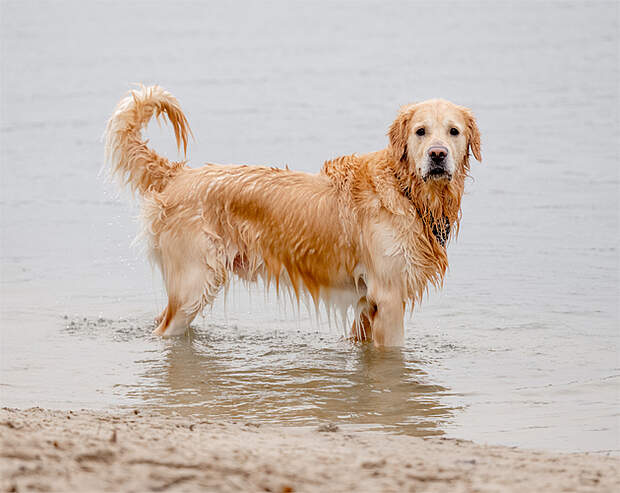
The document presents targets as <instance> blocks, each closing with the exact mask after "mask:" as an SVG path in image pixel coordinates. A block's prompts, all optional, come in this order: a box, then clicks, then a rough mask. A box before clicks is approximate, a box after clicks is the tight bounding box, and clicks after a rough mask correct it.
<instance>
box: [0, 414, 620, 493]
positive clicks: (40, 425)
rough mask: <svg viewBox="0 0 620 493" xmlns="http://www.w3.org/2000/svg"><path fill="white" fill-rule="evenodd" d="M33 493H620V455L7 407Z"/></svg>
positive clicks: (14, 446)
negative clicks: (40, 492) (71, 492)
mask: <svg viewBox="0 0 620 493" xmlns="http://www.w3.org/2000/svg"><path fill="white" fill-rule="evenodd" d="M0 476H1V480H0V481H1V483H0V487H1V488H2V491H4V492H23V491H89V492H91V491H92V492H96V491H127V492H130V491H131V492H140V491H222V492H228V491H230V492H232V491H235V492H238V491H270V492H276V493H284V492H302V491H309V492H310V491H321V492H324V491H352V492H355V491H359V492H371V491H399V492H400V491H450V492H452V491H541V490H543V489H544V490H545V492H546V493H548V492H553V491H610V492H611V491H619V490H620V458H618V457H614V456H604V455H598V454H587V453H553V452H542V451H535V450H523V449H518V448H511V447H503V446H488V445H478V444H475V443H473V442H469V441H465V440H458V439H448V438H418V437H412V436H404V435H389V434H385V433H382V432H373V431H363V432H348V431H346V430H342V429H339V428H338V427H337V426H333V425H323V426H320V427H318V428H316V427H315V428H288V427H282V426H277V425H264V424H256V423H252V422H240V421H238V422H230V421H222V420H217V419H215V420H205V419H200V418H195V417H182V416H168V415H161V414H158V413H156V412H151V411H146V412H141V411H138V410H136V411H134V412H129V413H127V412H103V411H91V410H80V411H57V410H47V409H41V408H31V409H9V408H3V409H2V410H0Z"/></svg>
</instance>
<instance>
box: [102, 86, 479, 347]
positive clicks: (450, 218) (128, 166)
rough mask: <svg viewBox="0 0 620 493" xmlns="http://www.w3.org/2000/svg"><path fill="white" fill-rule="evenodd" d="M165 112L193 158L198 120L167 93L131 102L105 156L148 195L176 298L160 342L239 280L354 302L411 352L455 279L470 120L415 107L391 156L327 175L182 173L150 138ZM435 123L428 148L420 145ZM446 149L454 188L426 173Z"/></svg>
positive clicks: (362, 319) (400, 124)
mask: <svg viewBox="0 0 620 493" xmlns="http://www.w3.org/2000/svg"><path fill="white" fill-rule="evenodd" d="M162 113H165V114H166V115H167V117H168V119H169V120H170V122H171V123H172V126H173V129H174V132H175V136H176V139H177V145H178V146H179V147H181V146H182V147H183V150H184V151H185V150H186V146H187V138H188V134H189V133H190V130H189V126H188V123H187V120H186V118H185V116H184V115H183V113H182V111H181V109H180V106H179V104H178V102H177V100H176V99H175V98H174V97H173V96H172V95H171V94H170V93H168V92H166V91H164V90H163V89H162V88H161V87H158V86H152V87H141V88H140V89H137V90H134V91H131V92H130V94H129V95H128V96H127V97H126V98H124V99H123V100H121V102H120V103H119V105H118V107H117V108H116V111H115V112H114V114H113V115H112V117H111V118H110V120H109V122H108V126H107V129H106V144H105V145H106V158H107V161H108V162H109V164H110V165H111V169H112V171H113V173H114V174H116V175H117V176H119V177H120V178H121V179H123V180H124V181H125V182H126V183H128V184H129V185H130V186H131V188H132V189H133V190H137V191H138V192H139V193H140V194H141V195H142V197H143V221H144V228H145V234H146V237H147V240H148V241H147V243H148V247H149V251H150V254H151V256H152V258H153V259H154V260H155V262H156V264H157V265H158V266H159V267H160V269H161V272H162V275H163V279H164V282H165V285H166V291H167V293H168V305H167V307H166V308H165V309H164V311H163V312H162V314H161V315H160V316H159V317H158V327H157V328H156V330H155V333H156V334H160V335H163V336H172V335H178V334H181V333H183V332H184V331H185V330H186V329H187V327H188V325H189V324H190V323H191V321H192V320H193V319H194V317H195V316H196V315H197V314H198V313H199V312H200V311H201V310H202V309H203V308H204V307H205V306H206V305H208V304H210V303H212V301H213V300H214V298H215V297H216V296H217V294H218V292H219V291H220V290H221V289H222V288H223V287H224V286H226V285H227V283H228V282H229V280H230V276H231V274H234V275H236V276H238V277H239V278H241V279H244V280H246V281H250V282H252V281H256V280H257V279H258V278H262V279H263V280H265V282H266V283H267V284H269V283H270V282H274V283H275V284H276V287H277V288H279V287H280V285H281V284H282V283H284V284H286V285H287V286H289V287H290V288H292V289H293V290H294V292H295V294H296V295H297V297H298V299H299V296H300V294H301V293H302V292H307V293H309V294H310V296H311V297H312V299H313V300H314V302H315V304H316V305H317V306H318V303H319V301H320V300H324V301H325V302H326V303H327V304H329V303H330V300H333V299H334V298H336V297H337V298H339V299H340V300H342V299H344V300H345V303H348V304H349V305H351V306H353V307H354V309H355V317H356V319H355V322H354V324H353V328H352V335H353V337H354V338H356V339H357V340H373V341H374V343H375V344H376V345H378V346H382V345H400V344H402V342H403V339H404V326H403V317H404V312H405V308H406V305H407V304H408V303H411V304H415V303H417V302H419V301H420V299H421V297H422V294H423V293H424V291H425V290H426V289H427V286H428V285H429V284H432V285H435V286H440V285H441V284H442V281H443V277H444V274H445V272H446V269H447V267H448V258H447V255H446V249H445V244H444V242H443V241H442V238H441V237H440V236H438V234H439V235H443V237H444V238H443V239H445V240H447V239H448V238H449V237H450V236H453V235H454V234H455V231H457V230H458V224H459V220H460V210H461V209H460V207H461V197H462V194H463V186H464V180H465V177H466V176H467V173H468V170H469V149H471V150H472V152H473V154H474V156H475V157H476V159H478V160H480V135H479V132H478V128H477V126H476V123H475V120H474V118H473V116H472V114H471V112H470V111H469V110H468V109H467V108H463V107H460V106H456V105H454V104H452V103H450V102H447V101H443V100H433V101H427V102H424V103H418V104H413V105H407V106H404V107H403V108H401V110H400V112H399V114H398V117H397V118H396V120H395V122H394V123H393V124H392V126H391V127H390V130H389V133H388V135H389V145H388V147H387V148H386V149H383V150H381V151H377V152H373V153H369V154H363V155H357V154H353V155H350V156H344V157H340V158H337V159H333V160H330V161H327V162H325V164H324V165H323V168H322V170H321V172H320V173H318V174H308V173H302V172H297V171H291V170H288V169H285V170H284V169H278V168H269V167H262V166H238V165H234V166H233V165H217V164H207V165H205V166H203V167H202V168H198V169H193V168H190V167H188V166H187V165H186V164H185V162H171V161H169V160H168V159H166V158H164V157H161V156H159V155H158V154H157V153H156V152H155V151H153V150H151V149H150V148H148V147H147V143H146V142H145V141H144V140H143V139H142V136H141V131H142V129H143V128H144V127H145V126H146V124H147V123H148V121H149V120H150V119H151V118H152V116H153V115H155V116H156V117H158V116H159V115H160V114H162ZM421 125H422V126H424V128H425V129H427V130H426V134H425V135H424V136H418V135H417V134H416V133H415V131H416V129H418V128H420V126H421ZM451 128H457V129H458V130H459V135H457V136H454V135H450V129H451ZM434 145H443V146H445V147H446V148H447V149H449V158H450V159H452V160H453V161H449V162H450V163H452V164H451V166H452V168H453V169H452V168H450V169H449V170H448V171H449V176H448V175H446V176H442V177H440V178H439V179H434V178H435V177H433V179H429V177H428V176H426V175H425V174H424V173H425V166H426V164H425V163H426V161H425V159H428V158H427V154H428V152H427V151H428V149H429V148H430V146H434ZM447 167H448V168H449V166H448V165H447ZM449 226H452V227H451V228H450V227H449ZM438 232H439V233H438Z"/></svg>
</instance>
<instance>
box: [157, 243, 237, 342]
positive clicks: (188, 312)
mask: <svg viewBox="0 0 620 493" xmlns="http://www.w3.org/2000/svg"><path fill="white" fill-rule="evenodd" d="M199 243H200V244H193V245H179V244H178V242H176V241H175V242H171V245H169V246H170V247H171V248H168V250H169V251H167V252H166V251H165V250H164V249H163V248H162V252H161V253H162V255H161V262H162V265H161V269H162V274H163V277H164V281H165V283H166V291H167V293H168V306H167V307H166V308H165V309H164V311H163V313H162V316H161V320H159V325H158V326H157V328H156V329H155V330H154V331H153V333H154V334H156V335H160V336H163V337H172V336H177V335H182V334H184V333H185V331H186V330H187V328H188V327H189V324H190V323H191V322H192V321H193V320H194V318H195V317H196V315H198V313H200V312H201V311H202V309H203V308H204V307H205V306H206V305H209V304H211V303H212V302H213V300H214V299H215V297H216V296H217V294H218V293H219V291H220V290H221V288H222V286H223V285H224V284H225V283H226V281H227V273H226V268H225V265H226V264H225V259H224V258H223V254H222V253H221V252H222V249H221V248H218V246H217V245H216V244H215V242H213V241H210V240H207V241H201V242H199Z"/></svg>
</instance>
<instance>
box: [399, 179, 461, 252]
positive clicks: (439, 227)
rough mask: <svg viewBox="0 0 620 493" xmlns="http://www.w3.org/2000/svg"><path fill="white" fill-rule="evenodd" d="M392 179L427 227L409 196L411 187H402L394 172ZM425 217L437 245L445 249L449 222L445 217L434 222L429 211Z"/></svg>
mask: <svg viewBox="0 0 620 493" xmlns="http://www.w3.org/2000/svg"><path fill="white" fill-rule="evenodd" d="M394 177H395V178H396V181H397V182H398V185H399V188H400V191H401V192H402V194H403V195H404V196H405V197H407V199H408V200H409V202H411V204H412V205H413V207H415V210H416V212H417V213H418V216H419V217H420V219H421V220H422V222H423V223H424V224H426V225H427V226H428V221H427V220H426V219H425V216H424V215H423V214H422V213H421V212H420V209H419V208H418V206H417V205H416V204H415V202H414V201H413V197H412V196H411V186H410V185H403V183H402V182H401V181H400V179H399V178H398V175H397V174H396V172H394ZM427 217H428V219H429V220H430V225H431V230H432V232H433V236H434V237H435V239H436V240H437V243H439V244H440V245H441V246H442V247H444V248H445V247H446V242H447V241H448V237H449V236H450V227H451V224H450V220H449V219H448V217H447V216H445V215H444V216H443V217H442V218H441V221H436V220H435V218H434V217H433V213H432V212H430V211H429V212H428V215H427ZM440 223H442V224H440Z"/></svg>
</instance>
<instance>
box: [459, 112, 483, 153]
mask: <svg viewBox="0 0 620 493" xmlns="http://www.w3.org/2000/svg"><path fill="white" fill-rule="evenodd" d="M463 115H464V116H465V124H466V125H467V144H468V145H469V148H470V149H471V152H472V153H473V155H474V157H475V158H476V160H477V161H480V162H482V153H481V152H480V130H478V124H477V123H476V119H475V118H474V115H473V113H472V112H471V110H470V109H469V108H463Z"/></svg>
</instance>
